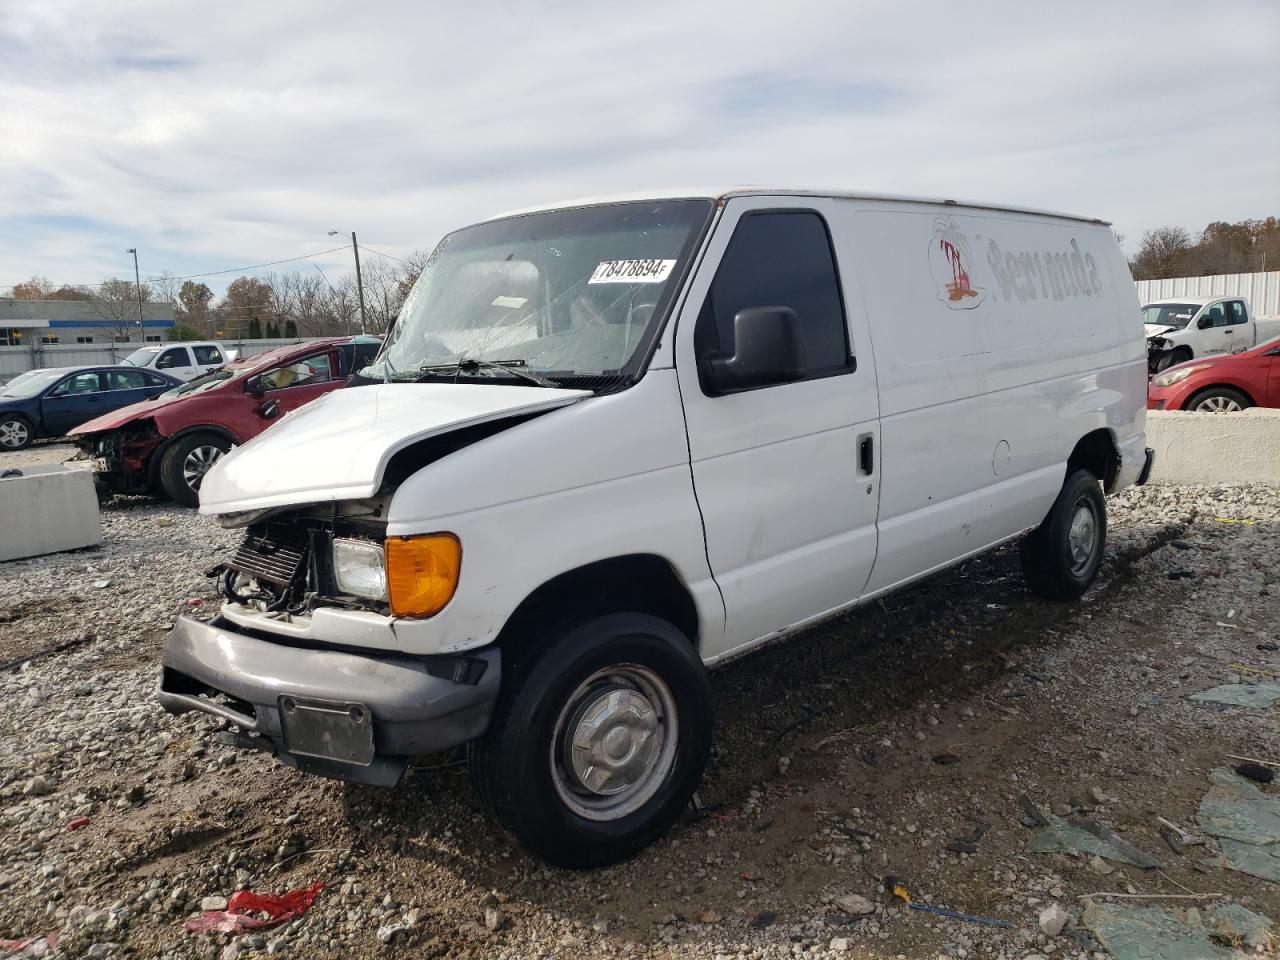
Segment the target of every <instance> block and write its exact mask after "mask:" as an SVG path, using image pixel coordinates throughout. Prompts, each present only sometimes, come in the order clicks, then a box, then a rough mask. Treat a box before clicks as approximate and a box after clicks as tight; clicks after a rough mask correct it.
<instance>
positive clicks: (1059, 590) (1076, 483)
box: [1019, 470, 1107, 600]
mask: <svg viewBox="0 0 1280 960" xmlns="http://www.w3.org/2000/svg"><path fill="white" fill-rule="evenodd" d="M1082 511H1083V512H1084V513H1085V514H1087V519H1086V518H1082V517H1081V512H1082ZM1086 527H1089V529H1088V530H1086ZM1086 537H1087V541H1088V544H1089V546H1088V549H1087V551H1085V550H1083V549H1082V546H1083V543H1084V542H1085V539H1086ZM1106 546H1107V504H1106V500H1105V499H1104V498H1103V496H1102V488H1101V486H1099V484H1098V478H1097V477H1095V476H1094V475H1093V474H1092V473H1090V472H1089V471H1088V470H1076V471H1074V472H1073V473H1072V474H1071V475H1070V476H1068V477H1067V482H1066V483H1064V484H1063V485H1062V490H1061V491H1060V492H1059V493H1058V499H1056V500H1055V501H1054V502H1053V507H1052V509H1050V510H1049V515H1048V516H1047V517H1045V518H1044V522H1043V523H1041V524H1040V526H1039V527H1037V528H1036V529H1035V531H1034V532H1032V533H1030V534H1028V535H1027V536H1026V537H1024V538H1023V540H1022V543H1021V546H1020V550H1019V553H1020V555H1021V559H1022V575H1023V578H1024V579H1025V580H1026V581H1027V586H1028V587H1030V588H1031V592H1032V593H1034V594H1036V595H1037V596H1041V597H1044V598H1045V599H1046V600H1076V599H1078V598H1079V597H1080V596H1081V595H1082V594H1083V593H1084V592H1085V591H1086V590H1088V589H1089V587H1090V586H1091V585H1092V583H1093V580H1094V578H1095V577H1096V576H1097V575H1098V567H1099V566H1101V564H1102V554H1103V552H1104V551H1105V550H1106Z"/></svg>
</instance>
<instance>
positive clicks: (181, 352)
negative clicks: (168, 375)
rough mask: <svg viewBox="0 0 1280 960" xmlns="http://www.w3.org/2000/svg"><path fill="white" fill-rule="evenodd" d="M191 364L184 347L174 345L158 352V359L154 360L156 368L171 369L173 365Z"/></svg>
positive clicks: (184, 365) (183, 365) (185, 365)
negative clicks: (160, 352) (162, 351)
mask: <svg viewBox="0 0 1280 960" xmlns="http://www.w3.org/2000/svg"><path fill="white" fill-rule="evenodd" d="M190 365H191V361H190V360H189V359H188V358H187V348H186V347H174V348H173V349H171V350H166V351H165V352H164V353H162V354H160V359H159V360H157V361H156V369H157V370H171V369H173V368H174V367H187V366H190Z"/></svg>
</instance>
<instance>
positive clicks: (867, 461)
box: [858, 433, 876, 477]
mask: <svg viewBox="0 0 1280 960" xmlns="http://www.w3.org/2000/svg"><path fill="white" fill-rule="evenodd" d="M875 468H876V452H875V438H874V437H873V436H872V435H871V434H869V433H864V434H863V435H862V436H861V437H859V438H858V470H859V472H861V473H862V475H863V476H864V477H869V476H871V474H872V473H874V472H875Z"/></svg>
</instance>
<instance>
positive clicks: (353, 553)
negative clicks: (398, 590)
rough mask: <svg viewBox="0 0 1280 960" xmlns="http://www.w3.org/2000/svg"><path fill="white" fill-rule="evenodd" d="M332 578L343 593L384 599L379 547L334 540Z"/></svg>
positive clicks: (383, 573) (380, 549)
mask: <svg viewBox="0 0 1280 960" xmlns="http://www.w3.org/2000/svg"><path fill="white" fill-rule="evenodd" d="M333 576H334V579H335V580H336V581H337V582H338V589H339V590H341V591H342V592H343V593H349V594H352V595H353V596H357V597H365V598H367V599H369V600H385V599H387V571H386V565H385V563H384V561H383V554H382V545H381V544H378V543H373V542H372V541H369V540H334V541H333Z"/></svg>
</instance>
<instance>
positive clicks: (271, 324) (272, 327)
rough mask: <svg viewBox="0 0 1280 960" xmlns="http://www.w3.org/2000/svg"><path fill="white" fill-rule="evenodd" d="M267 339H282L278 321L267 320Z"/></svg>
mask: <svg viewBox="0 0 1280 960" xmlns="http://www.w3.org/2000/svg"><path fill="white" fill-rule="evenodd" d="M267 339H268V340H279V339H280V328H279V327H278V326H276V322H275V321H274V320H268V321H267Z"/></svg>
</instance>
